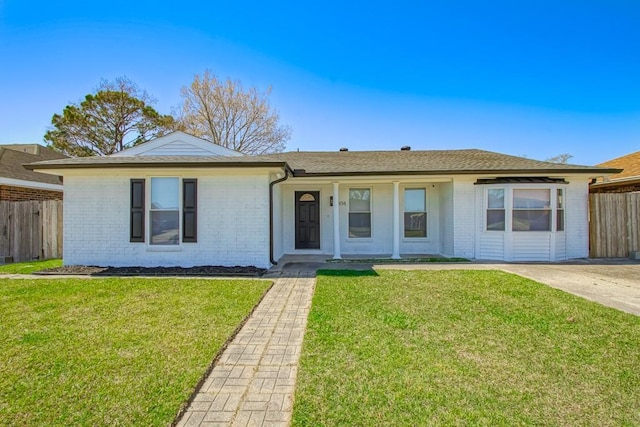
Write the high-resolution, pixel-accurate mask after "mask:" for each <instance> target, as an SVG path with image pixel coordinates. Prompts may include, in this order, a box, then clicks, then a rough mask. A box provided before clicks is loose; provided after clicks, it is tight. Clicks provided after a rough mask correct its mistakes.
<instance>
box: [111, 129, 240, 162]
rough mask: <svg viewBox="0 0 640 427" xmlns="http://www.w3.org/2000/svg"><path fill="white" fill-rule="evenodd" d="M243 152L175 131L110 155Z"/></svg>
mask: <svg viewBox="0 0 640 427" xmlns="http://www.w3.org/2000/svg"><path fill="white" fill-rule="evenodd" d="M242 155H243V154H242V153H240V152H238V151H235V150H230V149H228V148H225V147H223V146H221V145H218V144H214V143H212V142H209V141H205V140H204V139H201V138H197V137H195V136H193V135H189V134H187V133H184V132H180V131H176V132H171V133H170V134H168V135H164V136H161V137H160V138H156V139H152V140H151V141H147V142H145V143H142V144H139V145H136V146H135V147H131V148H128V149H126V150H122V151H120V152H118V153H115V154H112V155H111V157H129V156H242Z"/></svg>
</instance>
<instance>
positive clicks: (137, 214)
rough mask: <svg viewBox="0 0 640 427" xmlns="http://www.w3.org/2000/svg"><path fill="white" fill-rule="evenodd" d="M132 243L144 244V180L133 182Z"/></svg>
mask: <svg viewBox="0 0 640 427" xmlns="http://www.w3.org/2000/svg"><path fill="white" fill-rule="evenodd" d="M130 222H131V224H130V225H131V229H130V235H129V238H130V241H131V242H144V179H132V180H131V221H130Z"/></svg>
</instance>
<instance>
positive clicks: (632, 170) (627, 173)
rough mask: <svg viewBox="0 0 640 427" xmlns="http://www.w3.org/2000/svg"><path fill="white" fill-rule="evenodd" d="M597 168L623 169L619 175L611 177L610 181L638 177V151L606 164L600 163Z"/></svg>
mask: <svg viewBox="0 0 640 427" xmlns="http://www.w3.org/2000/svg"><path fill="white" fill-rule="evenodd" d="M598 166H600V167H603V168H617V169H624V170H623V171H622V172H621V173H617V174H615V175H611V176H610V177H609V179H610V180H616V179H625V178H633V177H640V151H636V152H635V153H631V154H627V155H626V156H622V157H618V158H615V159H612V160H607V161H606V162H603V163H600V164H599V165H598Z"/></svg>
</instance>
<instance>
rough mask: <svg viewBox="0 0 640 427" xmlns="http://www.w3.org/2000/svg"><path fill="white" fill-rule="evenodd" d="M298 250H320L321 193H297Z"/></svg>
mask: <svg viewBox="0 0 640 427" xmlns="http://www.w3.org/2000/svg"><path fill="white" fill-rule="evenodd" d="M296 249H320V192H319V191H296Z"/></svg>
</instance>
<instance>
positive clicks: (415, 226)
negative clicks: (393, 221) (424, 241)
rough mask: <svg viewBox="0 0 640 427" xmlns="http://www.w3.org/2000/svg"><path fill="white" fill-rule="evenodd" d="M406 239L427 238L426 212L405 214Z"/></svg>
mask: <svg viewBox="0 0 640 427" xmlns="http://www.w3.org/2000/svg"><path fill="white" fill-rule="evenodd" d="M404 237H427V214H426V213H425V212H405V213H404Z"/></svg>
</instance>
